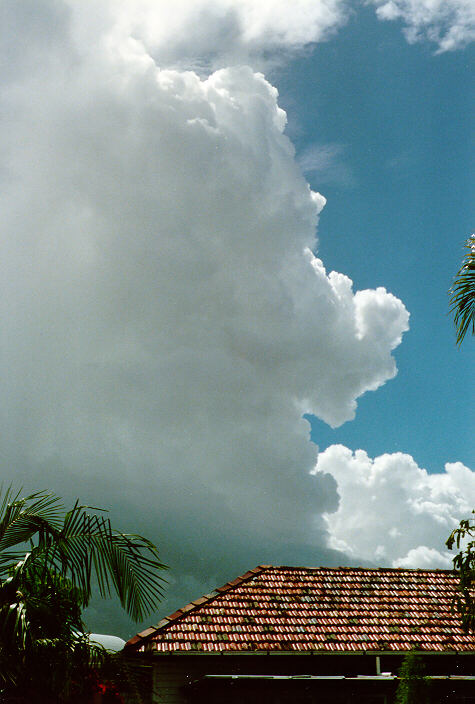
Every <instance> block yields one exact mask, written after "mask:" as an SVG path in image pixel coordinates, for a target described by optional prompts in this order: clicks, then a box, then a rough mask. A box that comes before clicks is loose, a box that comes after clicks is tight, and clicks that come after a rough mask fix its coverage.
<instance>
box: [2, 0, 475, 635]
mask: <svg viewBox="0 0 475 704" xmlns="http://www.w3.org/2000/svg"><path fill="white" fill-rule="evenodd" d="M0 12H1V21H0V32H1V34H2V41H1V43H0V46H1V49H0V52H1V59H0V61H1V67H2V70H1V73H0V115H1V116H2V117H1V121H2V125H1V131H0V148H1V152H2V159H1V162H0V185H1V189H0V194H1V195H0V198H1V210H2V238H1V247H2V251H1V257H0V267H1V274H0V286H1V291H0V316H1V327H0V330H1V333H0V355H1V357H0V362H1V365H0V367H1V385H2V402H1V413H2V417H1V421H2V436H1V440H0V450H1V452H0V458H1V459H0V461H1V478H2V480H3V482H4V483H6V484H9V483H11V482H13V483H14V484H15V486H17V487H20V486H21V487H23V488H24V491H25V492H27V491H35V490H38V489H46V490H50V491H54V492H56V493H57V494H59V495H60V496H62V497H64V501H65V504H66V505H69V504H71V503H72V502H73V501H74V500H75V499H76V498H79V499H80V501H81V502H83V503H85V504H89V505H92V506H100V507H103V508H104V509H107V510H108V511H109V515H110V517H111V519H112V522H113V524H114V526H115V527H117V528H118V529H121V530H123V531H126V532H137V533H142V534H144V535H146V536H147V537H148V538H150V539H152V540H153V541H155V542H156V544H157V545H158V546H159V549H160V555H161V557H162V559H163V561H164V562H165V563H167V564H168V565H169V567H170V569H169V572H168V574H167V579H168V586H167V589H166V595H165V598H164V600H163V603H162V604H161V607H160V609H159V610H158V612H157V613H156V614H151V615H150V617H149V619H147V621H146V623H147V624H148V623H153V622H157V621H158V620H159V618H160V617H161V616H163V615H166V614H167V613H169V612H171V611H173V610H174V609H175V608H177V607H179V606H182V605H184V604H185V603H187V602H188V601H190V600H192V599H195V598H197V597H198V596H201V594H203V593H205V592H207V591H210V590H211V589H213V588H214V587H216V586H218V585H220V584H223V583H224V582H226V581H228V580H231V579H233V578H234V577H236V576H237V575H239V574H242V573H244V572H245V571H247V570H248V569H251V568H252V567H254V566H256V565H257V564H268V563H272V564H290V565H306V566H316V565H328V566H331V565H334V566H335V565H365V566H392V567H415V568H417V567H420V568H427V567H429V568H432V567H434V568H437V567H442V568H445V567H450V566H451V555H450V553H447V551H446V549H445V546H444V543H445V540H446V538H447V536H448V534H449V533H450V531H451V530H452V529H453V527H455V526H456V525H457V523H458V521H459V520H460V519H461V518H462V517H465V516H467V515H468V513H469V512H470V511H471V509H472V508H473V506H475V474H474V471H473V467H474V461H473V460H474V457H473V440H472V437H473V425H474V420H475V418H474V405H473V400H472V398H473V387H474V382H475V378H474V367H473V340H471V339H466V340H465V342H464V344H463V345H462V346H461V347H460V348H457V347H456V345H455V334H454V328H453V322H452V319H451V317H450V315H449V313H448V308H449V306H448V296H447V290H448V289H449V287H450V285H451V282H452V280H453V277H454V275H455V272H456V271H457V269H458V267H459V265H460V261H461V259H462V256H463V242H464V240H465V239H466V238H467V237H468V236H469V235H470V233H471V232H472V230H473V219H471V218H472V215H473V213H472V210H471V202H470V201H473V198H471V196H473V186H474V179H473V173H474V172H473V143H472V142H471V136H472V134H473V125H472V124H471V115H472V114H473V96H474V91H473V82H472V81H473V79H472V73H473V72H472V71H471V67H472V65H473V44H472V42H473V39H474V36H475V29H474V7H473V3H472V2H471V0H390V1H388V2H387V1H386V0H366V1H363V0H362V1H361V2H360V1H356V0H355V2H344V1H343V0H326V2H323V0H294V1H293V2H292V3H290V2H287V1H286V0H261V1H260V2H259V3H256V2H253V1H252V0H193V1H192V0H175V1H174V2H173V3H171V2H168V1H166V0H163V1H160V0H159V1H156V0H134V1H132V0H110V1H108V0H99V1H98V0H94V2H92V0H84V1H83V2H81V3H76V2H73V0H35V2H31V1H28V0H25V1H23V2H18V1H17V0H14V1H13V0H3V1H2V2H1V3H0ZM86 621H87V624H88V626H89V627H90V628H91V630H93V631H96V632H107V633H115V634H117V635H120V636H121V637H124V638H127V637H128V636H130V635H131V634H132V633H134V632H136V631H137V630H139V629H140V627H141V624H133V623H131V622H130V621H129V620H128V619H127V618H126V617H125V616H124V615H123V614H122V613H121V612H120V609H119V607H118V606H117V602H116V601H114V600H111V601H108V602H105V603H100V602H98V601H96V602H94V603H93V604H92V606H91V607H90V608H89V610H88V612H87V614H86Z"/></svg>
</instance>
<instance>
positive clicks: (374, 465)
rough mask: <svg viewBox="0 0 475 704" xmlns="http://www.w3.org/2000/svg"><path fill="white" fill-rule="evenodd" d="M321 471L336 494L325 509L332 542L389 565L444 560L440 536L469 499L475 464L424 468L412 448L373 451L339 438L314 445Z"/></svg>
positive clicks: (468, 506) (447, 560) (441, 563)
mask: <svg viewBox="0 0 475 704" xmlns="http://www.w3.org/2000/svg"><path fill="white" fill-rule="evenodd" d="M319 471H321V472H325V473H327V474H331V475H332V476H333V477H334V478H335V480H336V482H337V486H338V494H339V497H340V501H339V504H338V508H337V510H336V511H335V512H333V513H327V514H326V515H325V521H326V524H327V527H328V532H329V544H330V546H331V547H334V548H336V549H340V550H341V549H343V550H345V551H346V552H347V553H348V554H350V555H353V556H354V558H355V559H357V558H364V559H367V560H372V561H374V562H377V563H378V562H379V563H383V564H386V565H392V566H394V567H450V565H451V557H450V553H448V552H447V551H446V549H445V541H446V539H447V538H448V536H449V534H450V532H451V531H452V529H453V528H454V527H455V526H456V525H457V524H458V522H459V521H460V519H461V518H464V517H467V516H469V515H470V512H471V510H472V507H473V506H474V505H475V472H473V471H471V470H470V469H469V468H468V467H465V466H464V465H463V464H462V463H460V462H455V463H447V464H446V465H445V471H444V472H441V473H438V474H429V473H428V472H427V471H426V470H425V469H422V468H420V467H418V466H417V464H416V462H415V461H414V459H413V458H412V457H411V456H410V455H405V454H402V453H394V454H386V455H381V456H380V457H376V458H375V459H371V458H370V457H368V455H367V453H366V452H364V451H363V450H357V451H356V452H352V451H351V450H350V449H348V448H347V447H344V446H342V445H332V446H330V447H328V448H327V449H326V450H325V451H324V452H322V453H320V455H319V457H318V462H317V465H316V468H315V472H319Z"/></svg>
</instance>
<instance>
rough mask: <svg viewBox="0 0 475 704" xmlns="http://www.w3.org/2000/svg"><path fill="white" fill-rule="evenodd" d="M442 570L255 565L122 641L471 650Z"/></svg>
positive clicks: (151, 647) (177, 648) (452, 580)
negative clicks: (455, 612)
mask: <svg viewBox="0 0 475 704" xmlns="http://www.w3.org/2000/svg"><path fill="white" fill-rule="evenodd" d="M456 591H457V576H456V575H455V574H454V572H452V571H449V570H407V569H384V568H382V569H366V568H360V567H358V568H353V567H338V568H328V567H316V568H310V567H273V566H271V565H260V566H259V567H256V568H255V569H253V570H250V571H249V572H246V574H244V575H242V576H241V577H238V578H237V579H234V580H233V581H232V582H228V583H227V584H225V585H224V586H223V587H219V588H218V589H216V590H215V591H214V592H212V593H211V594H207V595H206V596H203V597H201V598H200V599H197V600H196V601H193V602H191V603H190V604H188V605H187V606H185V607H183V608H182V609H179V610H178V611H175V613H173V614H171V616H168V618H164V619H163V620H162V621H160V623H158V624H157V625H156V626H152V627H151V628H148V629H147V630H145V631H143V632H142V633H138V634H137V635H136V636H134V637H133V638H131V639H130V640H129V641H128V643H127V645H126V647H127V648H133V649H135V650H141V651H158V652H160V653H182V652H202V653H219V652H233V653H239V652H243V651H244V652H249V651H251V652H253V651H254V652H275V651H277V652H300V653H305V652H315V651H320V652H322V651H323V652H367V651H380V652H388V651H395V652H401V651H406V650H410V649H411V648H416V649H417V650H423V651H431V652H434V651H435V652H453V651H454V650H455V651H466V652H468V651H471V652H474V651H475V639H474V636H473V634H472V635H470V634H466V633H464V631H463V630H462V628H461V622H460V619H459V617H458V616H457V614H454V613H452V611H451V606H452V602H453V599H454V596H455V594H456Z"/></svg>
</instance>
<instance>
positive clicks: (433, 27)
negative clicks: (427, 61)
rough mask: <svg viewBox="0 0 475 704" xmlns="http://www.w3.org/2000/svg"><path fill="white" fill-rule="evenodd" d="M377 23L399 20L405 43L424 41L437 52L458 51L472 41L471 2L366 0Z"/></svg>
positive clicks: (474, 33)
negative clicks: (374, 8)
mask: <svg viewBox="0 0 475 704" xmlns="http://www.w3.org/2000/svg"><path fill="white" fill-rule="evenodd" d="M367 1H368V2H369V3H370V4H372V5H375V6H376V14H377V16H378V17H379V19H381V20H402V21H403V22H404V24H405V29H404V34H405V36H406V39H407V41H408V42H409V43H411V44H413V43H414V42H417V41H420V40H423V39H426V40H429V41H431V42H435V43H436V44H437V45H438V47H439V52H443V51H451V50H454V49H460V48H462V47H464V46H466V45H467V44H468V43H469V42H472V41H473V40H474V39H475V4H474V3H473V0H367Z"/></svg>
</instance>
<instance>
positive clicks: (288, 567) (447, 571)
mask: <svg viewBox="0 0 475 704" xmlns="http://www.w3.org/2000/svg"><path fill="white" fill-rule="evenodd" d="M265 566H266V567H267V568H270V569H274V570H307V571H312V570H329V571H330V570H331V571H336V570H352V571H355V570H360V571H362V572H363V571H365V572H429V573H434V572H437V573H440V572H443V573H445V574H454V572H455V570H454V569H453V568H451V569H450V568H447V569H444V568H442V567H435V568H430V567H362V566H361V565H358V566H357V567H353V566H349V565H339V566H336V567H334V566H333V567H332V566H328V565H318V566H316V567H308V566H306V565H265Z"/></svg>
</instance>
